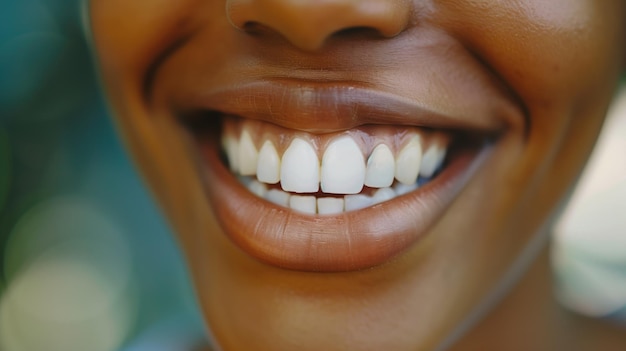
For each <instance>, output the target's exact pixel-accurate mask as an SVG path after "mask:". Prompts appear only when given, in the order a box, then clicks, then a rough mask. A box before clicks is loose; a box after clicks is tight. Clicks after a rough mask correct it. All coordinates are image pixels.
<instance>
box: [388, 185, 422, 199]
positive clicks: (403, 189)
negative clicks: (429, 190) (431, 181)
mask: <svg viewBox="0 0 626 351" xmlns="http://www.w3.org/2000/svg"><path fill="white" fill-rule="evenodd" d="M417 188H418V185H417V183H413V184H402V183H398V184H396V185H395V186H394V187H393V190H394V191H395V192H396V194H398V196H400V195H404V194H407V193H410V192H411V191H413V190H415V189H417Z"/></svg>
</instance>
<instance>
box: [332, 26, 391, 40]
mask: <svg viewBox="0 0 626 351" xmlns="http://www.w3.org/2000/svg"><path fill="white" fill-rule="evenodd" d="M332 37H336V38H355V37H369V38H376V37H381V38H382V37H383V35H382V33H380V31H378V30H377V29H375V28H372V27H366V26H355V27H350V28H345V29H341V30H338V31H336V32H335V33H333V35H332Z"/></svg>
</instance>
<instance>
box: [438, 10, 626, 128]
mask: <svg viewBox="0 0 626 351" xmlns="http://www.w3.org/2000/svg"><path fill="white" fill-rule="evenodd" d="M453 3H454V6H455V8H454V11H450V13H446V16H447V18H448V19H447V21H448V22H449V24H450V28H451V29H452V30H453V31H454V32H455V33H456V34H457V35H458V36H459V37H460V38H461V40H462V41H464V42H465V43H466V45H467V46H468V47H469V48H470V49H471V50H472V51H474V53H475V54H476V55H477V56H479V58H481V59H482V60H484V62H485V63H486V64H487V65H488V66H490V67H491V68H492V69H493V71H494V72H496V74H498V75H499V76H500V77H501V78H502V80H503V81H504V83H505V84H506V85H508V86H509V87H510V88H511V89H512V90H513V91H514V93H515V94H516V95H518V97H519V99H520V100H521V102H522V103H523V104H524V105H525V106H526V108H527V109H528V110H529V111H528V112H529V115H530V117H531V118H533V116H535V115H538V114H539V115H540V114H541V113H539V112H540V111H539V110H541V109H546V108H547V107H550V108H553V107H556V105H561V106H559V107H560V108H563V107H564V106H563V105H564V104H570V105H572V104H574V103H581V101H580V100H579V99H581V98H585V97H587V96H593V95H594V93H596V92H598V90H601V91H602V94H606V91H607V89H606V85H607V82H609V84H610V82H612V81H614V79H615V78H614V77H615V76H616V75H617V72H618V70H619V64H620V62H619V58H621V57H623V47H621V46H619V45H615V43H619V42H624V33H625V31H626V29H625V25H624V23H625V22H626V19H625V18H624V17H625V15H626V2H624V1H622V0H614V1H602V2H593V1H591V0H589V1H582V0H581V1H569V0H552V1H543V0H527V1H515V2H510V4H509V5H501V4H499V5H498V6H497V7H496V6H493V2H492V1H486V0H483V1H472V2H469V1H458V2H453ZM535 110H537V111H535Z"/></svg>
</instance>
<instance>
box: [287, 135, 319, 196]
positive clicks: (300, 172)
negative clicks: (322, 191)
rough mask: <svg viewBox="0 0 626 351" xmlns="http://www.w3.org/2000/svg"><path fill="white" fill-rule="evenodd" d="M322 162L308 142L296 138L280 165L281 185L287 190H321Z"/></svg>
mask: <svg viewBox="0 0 626 351" xmlns="http://www.w3.org/2000/svg"><path fill="white" fill-rule="evenodd" d="M319 183H320V162H319V159H318V158H317V154H316V153H315V149H313V146H311V144H309V143H308V142H306V141H304V140H302V139H300V138H295V139H293V141H292V142H291V145H289V147H288V148H287V150H285V153H284V154H283V160H282V162H281V165H280V185H281V186H282V188H283V190H285V191H293V192H295V193H315V192H317V191H318V190H319V185H320V184H319Z"/></svg>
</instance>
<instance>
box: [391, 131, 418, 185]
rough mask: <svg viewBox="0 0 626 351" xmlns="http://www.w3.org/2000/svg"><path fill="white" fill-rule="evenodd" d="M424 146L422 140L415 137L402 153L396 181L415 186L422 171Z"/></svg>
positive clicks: (397, 162)
mask: <svg viewBox="0 0 626 351" xmlns="http://www.w3.org/2000/svg"><path fill="white" fill-rule="evenodd" d="M421 161H422V145H421V143H420V138H419V136H417V135H414V136H413V137H412V138H411V140H410V141H409V143H408V144H407V145H406V146H405V147H404V148H403V149H402V151H400V154H399V155H398V159H397V160H396V179H397V180H398V181H399V182H400V183H403V184H407V185H409V184H414V183H415V181H416V180H417V175H418V173H419V171H420V163H421Z"/></svg>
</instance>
